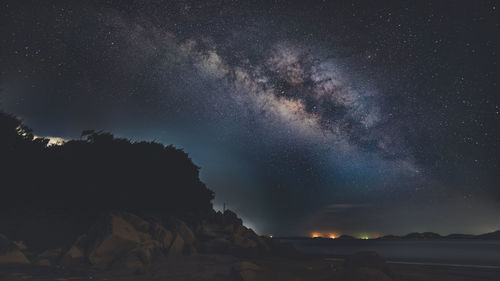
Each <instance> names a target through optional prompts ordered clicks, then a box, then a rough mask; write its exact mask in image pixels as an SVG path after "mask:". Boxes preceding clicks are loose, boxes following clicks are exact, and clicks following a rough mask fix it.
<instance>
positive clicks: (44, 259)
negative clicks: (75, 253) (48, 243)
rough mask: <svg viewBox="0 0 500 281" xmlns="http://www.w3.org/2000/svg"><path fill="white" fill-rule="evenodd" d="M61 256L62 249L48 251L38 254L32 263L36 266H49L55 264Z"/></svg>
mask: <svg viewBox="0 0 500 281" xmlns="http://www.w3.org/2000/svg"><path fill="white" fill-rule="evenodd" d="M61 254H62V249H60V248H58V249H49V250H45V251H43V252H42V253H41V254H39V255H38V256H37V257H36V258H35V260H34V261H33V263H34V264H36V265H43V266H50V265H54V264H56V262H57V261H58V259H59V257H60V256H61Z"/></svg>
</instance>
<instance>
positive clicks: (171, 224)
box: [165, 217, 196, 245]
mask: <svg viewBox="0 0 500 281" xmlns="http://www.w3.org/2000/svg"><path fill="white" fill-rule="evenodd" d="M165 225H166V227H167V228H168V229H169V230H171V231H173V232H177V233H179V234H180V236H181V237H182V239H183V241H184V243H186V244H189V245H191V244H193V243H194V242H195V240H196V237H195V235H194V233H193V231H192V230H191V228H189V226H187V224H186V223H184V222H183V221H181V220H179V219H176V218H174V217H171V218H169V219H168V220H167V221H166V224H165Z"/></svg>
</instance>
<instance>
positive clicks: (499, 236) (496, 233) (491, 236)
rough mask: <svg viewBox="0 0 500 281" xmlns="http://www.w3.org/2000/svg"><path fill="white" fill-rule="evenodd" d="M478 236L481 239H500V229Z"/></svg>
mask: <svg viewBox="0 0 500 281" xmlns="http://www.w3.org/2000/svg"><path fill="white" fill-rule="evenodd" d="M476 238H479V239H500V230H497V231H494V232H490V233H485V234H481V235H477V236H476Z"/></svg>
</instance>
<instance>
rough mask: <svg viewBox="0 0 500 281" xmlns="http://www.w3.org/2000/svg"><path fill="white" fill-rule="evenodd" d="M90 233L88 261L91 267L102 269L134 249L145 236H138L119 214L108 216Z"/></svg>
mask: <svg viewBox="0 0 500 281" xmlns="http://www.w3.org/2000/svg"><path fill="white" fill-rule="evenodd" d="M129 217H130V216H129ZM134 217H135V216H134ZM90 233H92V236H91V237H89V238H90V239H91V240H92V241H89V242H90V243H89V244H90V245H89V246H90V247H89V248H88V259H89V261H90V263H91V264H92V265H94V266H97V267H102V268H106V267H109V266H110V265H111V264H112V263H113V262H114V261H115V260H116V259H117V258H119V257H121V256H123V255H124V254H126V253H127V252H128V251H130V250H132V249H134V248H136V247H137V246H138V245H139V244H140V243H141V242H143V241H144V238H145V236H146V235H141V234H139V232H138V231H137V230H136V229H135V228H134V227H133V226H132V224H131V223H129V222H128V221H126V220H125V218H124V217H122V216H121V214H110V215H109V216H108V217H106V218H105V219H104V220H103V221H101V222H99V223H97V224H96V225H94V227H93V229H91V231H90Z"/></svg>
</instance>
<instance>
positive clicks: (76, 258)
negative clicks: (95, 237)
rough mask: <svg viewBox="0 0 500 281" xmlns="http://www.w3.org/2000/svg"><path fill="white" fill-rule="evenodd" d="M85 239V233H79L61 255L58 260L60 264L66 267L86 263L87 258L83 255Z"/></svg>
mask: <svg viewBox="0 0 500 281" xmlns="http://www.w3.org/2000/svg"><path fill="white" fill-rule="evenodd" d="M86 240H87V235H85V234H84V235H81V236H80V237H78V239H76V242H75V243H74V244H73V245H71V247H70V248H69V250H68V251H66V253H65V254H64V255H63V256H62V258H61V260H60V262H59V263H60V265H62V266H66V267H72V266H78V265H84V264H87V259H86V257H85V243H84V242H85V241H86Z"/></svg>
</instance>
